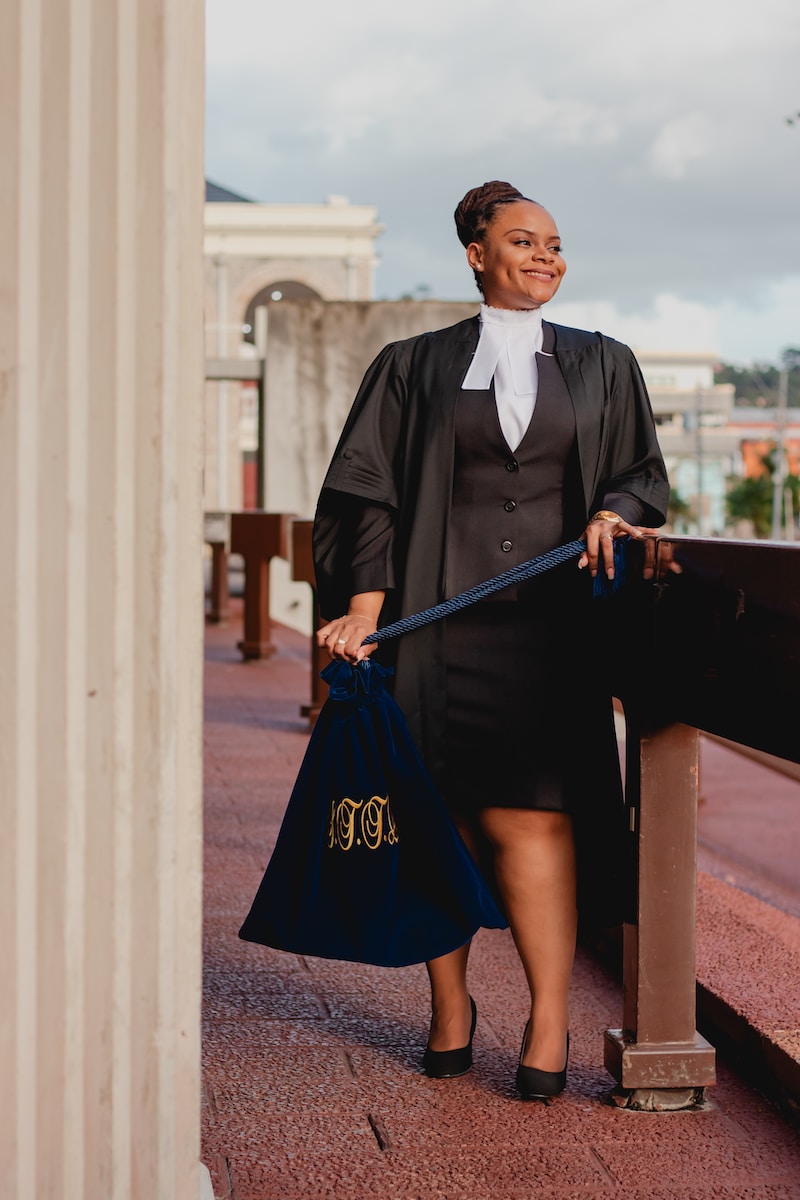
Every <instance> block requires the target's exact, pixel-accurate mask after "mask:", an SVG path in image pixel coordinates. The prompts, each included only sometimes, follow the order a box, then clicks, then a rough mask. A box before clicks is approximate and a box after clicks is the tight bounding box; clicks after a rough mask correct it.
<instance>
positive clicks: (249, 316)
mask: <svg viewBox="0 0 800 1200" xmlns="http://www.w3.org/2000/svg"><path fill="white" fill-rule="evenodd" d="M321 299H322V297H321V296H320V294H319V292H315V291H314V289H313V288H310V287H308V285H307V284H305V283H298V282H297V280H296V279H279V280H277V282H275V283H270V284H269V285H268V286H267V287H265V288H262V289H261V291H260V292H257V293H256V295H255V296H253V299H252V300H251V301H250V303H249V304H248V306H247V312H246V313H245V315H244V326H243V328H242V336H243V338H244V340H245V341H246V342H253V341H254V340H255V334H254V330H253V326H254V324H255V311H256V309H257V308H258V307H259V306H260V305H262V304H266V303H267V301H268V300H321Z"/></svg>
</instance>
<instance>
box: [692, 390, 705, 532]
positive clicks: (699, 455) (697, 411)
mask: <svg viewBox="0 0 800 1200" xmlns="http://www.w3.org/2000/svg"><path fill="white" fill-rule="evenodd" d="M694 456H695V464H696V466H697V536H698V537H702V536H703V507H704V505H703V482H704V481H703V389H702V388H701V387H700V385H699V384H698V385H697V388H696V389H695V393H694Z"/></svg>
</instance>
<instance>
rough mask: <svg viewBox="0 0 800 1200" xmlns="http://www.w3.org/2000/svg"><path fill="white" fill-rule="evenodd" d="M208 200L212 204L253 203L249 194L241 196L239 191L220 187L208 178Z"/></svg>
mask: <svg viewBox="0 0 800 1200" xmlns="http://www.w3.org/2000/svg"><path fill="white" fill-rule="evenodd" d="M206 200H209V201H211V203H212V204H252V203H253V201H252V200H251V199H250V198H249V197H248V196H240V195H239V193H238V192H231V191H229V190H228V188H224V187H220V186H219V184H218V183H212V182H211V180H210V179H207V180H206Z"/></svg>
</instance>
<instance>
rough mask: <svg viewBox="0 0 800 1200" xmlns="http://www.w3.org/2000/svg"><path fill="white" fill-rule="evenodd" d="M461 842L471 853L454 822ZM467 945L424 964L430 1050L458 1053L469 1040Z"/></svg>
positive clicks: (466, 832)
mask: <svg viewBox="0 0 800 1200" xmlns="http://www.w3.org/2000/svg"><path fill="white" fill-rule="evenodd" d="M457 824H458V830H459V833H460V834H461V836H462V837H463V839H464V841H465V842H466V843H467V845H468V846H469V848H470V850H471V851H472V853H473V855H474V854H475V849H474V847H475V831H474V830H473V829H471V828H470V827H469V826H467V825H465V824H462V823H461V822H460V821H459V822H457ZM469 949H470V943H469V942H467V944H466V945H465V946H461V947H460V948H459V949H458V950H453V951H452V952H451V953H450V954H443V955H442V957H441V958H434V959H431V961H430V962H428V963H426V964H425V965H426V966H427V968H428V978H429V979H430V982H431V1029H430V1034H429V1037H428V1045H429V1046H430V1048H431V1050H460V1049H461V1047H462V1046H466V1044H467V1042H468V1041H469V1031H470V1026H471V1025H472V1009H471V1007H470V1002H469V992H468V991H467V960H468V958H469Z"/></svg>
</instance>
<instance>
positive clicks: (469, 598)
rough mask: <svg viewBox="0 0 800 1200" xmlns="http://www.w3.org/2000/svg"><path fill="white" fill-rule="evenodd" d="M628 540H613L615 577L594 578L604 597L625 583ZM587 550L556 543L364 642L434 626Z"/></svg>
mask: <svg viewBox="0 0 800 1200" xmlns="http://www.w3.org/2000/svg"><path fill="white" fill-rule="evenodd" d="M625 541H627V538H615V539H614V579H613V581H612V583H611V584H609V581H608V580H607V579H606V577H605V576H604V575H601V574H600V572H598V574H597V575H596V576H595V580H594V594H595V596H603V595H606V594H608V592H609V591H610V590H616V588H617V587H618V586H619V584H620V583H621V582H622V570H623V563H624V557H623V549H622V545H623V543H624V542H625ZM585 549H586V543H585V542H583V541H582V540H581V539H580V538H576V539H575V541H572V542H567V543H566V544H565V545H563V546H556V548H555V549H554V550H548V551H547V552H546V553H545V554H540V555H539V556H538V557H537V558H531V559H529V560H528V562H524V563H519V565H518V566H516V567H511V568H510V569H509V570H508V571H503V573H502V574H501V575H495V576H494V578H493V579H487V580H486V581H485V582H484V583H479V584H477V585H476V586H475V587H473V588H468V590H467V591H466V592H461V594H460V595H458V596H453V597H451V599H450V600H443V601H442V603H441V604H434V606H433V607H432V608H426V609H423V611H422V612H418V613H412V614H411V616H408V617H401V618H400V620H399V621H393V622H392V624H391V625H385V626H384V628H383V629H378V630H377V631H376V632H375V633H371V634H370V635H369V637H365V638H364V640H363V642H362V643H361V645H362V646H368V645H370V644H371V643H373V642H387V641H388V640H389V639H390V638H394V637H399V636H400V635H401V634H402V633H411V631H412V630H414V629H421V628H422V627H423V625H432V624H433V622H434V621H439V620H441V618H442V617H450V616H452V615H453V613H456V612H460V610H461V609H462V608H468V607H469V606H470V604H476V603H477V602H478V600H485V599H486V597H487V596H493V595H494V593H495V592H499V591H502V589H503V588H504V587H508V586H509V585H510V584H513V583H524V582H525V580H527V579H533V578H534V577H535V576H536V575H542V574H543V573H544V572H545V571H550V570H552V568H553V567H560V566H561V565H562V564H563V563H566V562H569V561H570V559H573V558H577V556H578V555H579V554H582V553H583V551H584V550H585Z"/></svg>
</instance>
